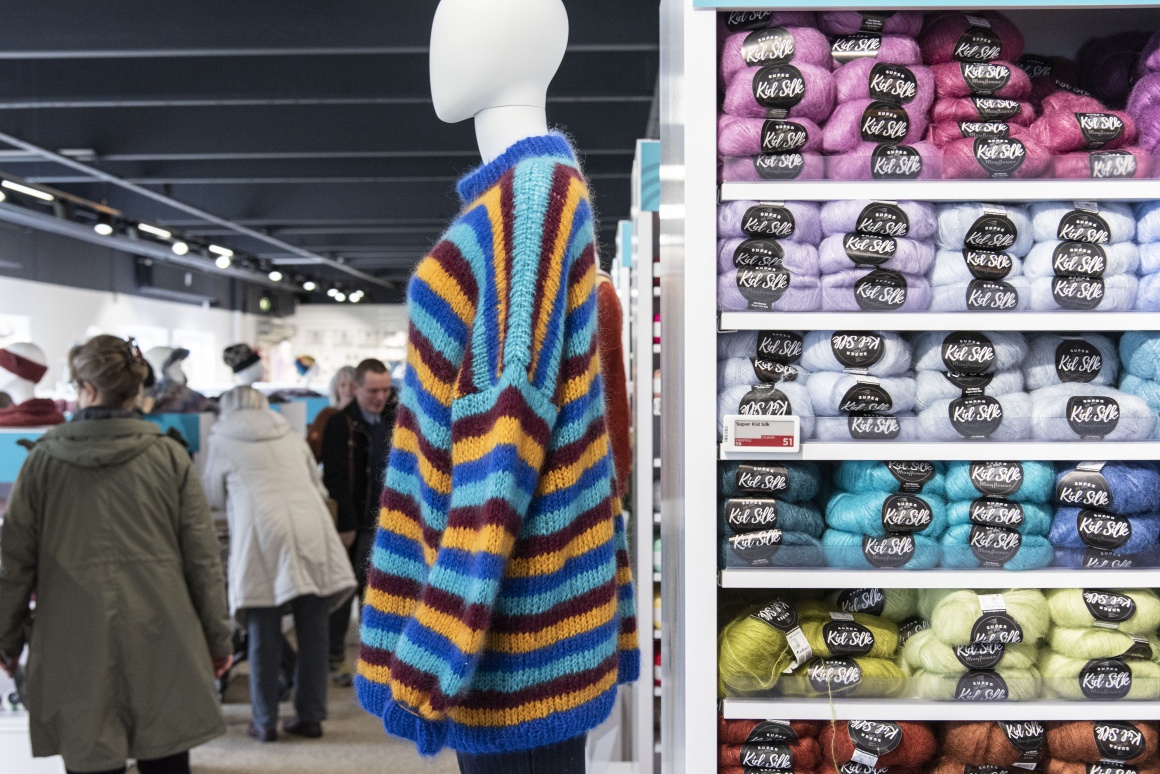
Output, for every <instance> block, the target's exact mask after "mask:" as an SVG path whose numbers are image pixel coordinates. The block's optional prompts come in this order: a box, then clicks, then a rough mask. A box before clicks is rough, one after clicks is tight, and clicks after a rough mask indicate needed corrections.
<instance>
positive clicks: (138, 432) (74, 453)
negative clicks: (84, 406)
mask: <svg viewBox="0 0 1160 774" xmlns="http://www.w3.org/2000/svg"><path fill="white" fill-rule="evenodd" d="M161 435H162V433H161V429H160V428H159V427H158V426H157V425H155V424H153V423H152V422H147V421H145V420H144V419H86V420H81V421H79V422H69V423H68V424H67V425H60V426H58V427H54V428H53V429H52V430H49V431H48V432H47V433H45V434H44V436H43V437H42V438H41V439H40V440H39V441H37V443H36V448H37V449H39V450H41V451H43V452H44V453H46V454H48V455H49V456H50V457H53V458H55V459H58V460H60V461H61V462H66V463H68V464H70V465H76V466H77V467H81V468H107V467H112V466H114V465H121V464H123V463H125V462H128V461H129V460H131V459H133V458H134V457H136V456H138V455H139V454H142V453H143V452H144V451H145V450H147V449H148V448H149V447H151V446H152V445H153V444H155V443H157V442H158V440H159V439H160V437H161Z"/></svg>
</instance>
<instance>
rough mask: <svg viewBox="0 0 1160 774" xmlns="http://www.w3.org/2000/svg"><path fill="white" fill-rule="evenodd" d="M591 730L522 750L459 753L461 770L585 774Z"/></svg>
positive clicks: (465, 772)
mask: <svg viewBox="0 0 1160 774" xmlns="http://www.w3.org/2000/svg"><path fill="white" fill-rule="evenodd" d="M587 741H588V735H587V734H581V735H580V736H577V737H575V738H573V739H566V740H565V741H563V742H559V743H558V744H551V745H548V746H547V747H537V748H535V749H534V750H522V751H520V752H511V753H496V754H487V755H473V754H471V753H459V771H460V774H584V768H585V749H584V748H585V746H586V744H587Z"/></svg>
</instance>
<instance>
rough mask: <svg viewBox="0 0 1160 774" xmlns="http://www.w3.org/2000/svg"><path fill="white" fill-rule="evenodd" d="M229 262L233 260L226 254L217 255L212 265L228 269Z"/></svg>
mask: <svg viewBox="0 0 1160 774" xmlns="http://www.w3.org/2000/svg"><path fill="white" fill-rule="evenodd" d="M231 263H233V261H232V260H230V257H229V256H228V255H219V256H218V257H217V260H216V261H214V262H213V265H214V266H216V267H218V268H219V269H228V268H230V264H231Z"/></svg>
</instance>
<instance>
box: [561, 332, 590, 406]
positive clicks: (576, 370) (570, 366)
mask: <svg viewBox="0 0 1160 774" xmlns="http://www.w3.org/2000/svg"><path fill="white" fill-rule="evenodd" d="M596 351H597V342H596V337H595V336H593V337H592V343H591V344H589V345H588V349H587V350H585V351H584V352H582V353H580V354H579V355H572V356H570V357H568V358H565V359H564V361H563V362H562V363H561V364H560V388H561V389H563V387H564V386H565V385H566V384H567V383H568V382H570V381H572V380H573V379H575V378H577V377H580V376H583V375H584V374H586V373H588V368H589V367H590V366H591V365H592V359H593V358H595V357H596ZM585 394H587V393H585Z"/></svg>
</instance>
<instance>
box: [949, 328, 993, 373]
mask: <svg viewBox="0 0 1160 774" xmlns="http://www.w3.org/2000/svg"><path fill="white" fill-rule="evenodd" d="M941 354H942V361H943V365H944V366H946V368H947V370H948V371H961V372H963V373H967V374H982V373H986V372H987V371H989V370H990V369H991V366H993V365H994V364H995V357H996V355H995V345H994V344H993V343H992V342H991V340H990V339H989V338H987V336H986V334H983V333H979V332H978V331H955V332H953V333H949V334H947V336H946V338H944V339H943V343H942V349H941Z"/></svg>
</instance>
